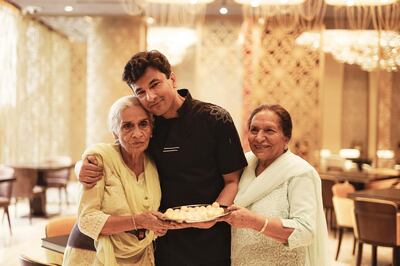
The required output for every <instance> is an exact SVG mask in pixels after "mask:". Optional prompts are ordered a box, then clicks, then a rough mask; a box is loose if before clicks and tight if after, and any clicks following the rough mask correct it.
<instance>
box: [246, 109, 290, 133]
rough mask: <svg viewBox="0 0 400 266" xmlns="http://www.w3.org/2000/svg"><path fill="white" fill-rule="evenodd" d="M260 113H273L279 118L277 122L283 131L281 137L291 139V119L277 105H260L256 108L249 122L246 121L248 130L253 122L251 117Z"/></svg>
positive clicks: (287, 113) (284, 110) (285, 111)
mask: <svg viewBox="0 0 400 266" xmlns="http://www.w3.org/2000/svg"><path fill="white" fill-rule="evenodd" d="M262 111H271V112H274V113H275V114H276V115H277V116H278V117H279V122H280V126H281V128H282V131H283V135H285V137H287V138H288V139H290V138H291V137H292V127H293V124H292V118H291V117H290V114H289V112H288V111H287V110H286V109H285V108H283V107H282V106H280V105H279V104H273V105H268V104H262V105H260V106H258V107H257V108H256V109H254V110H253V112H252V113H251V114H250V117H249V120H248V121H247V127H248V129H250V125H251V120H253V117H254V116H255V115H256V114H257V113H259V112H262Z"/></svg>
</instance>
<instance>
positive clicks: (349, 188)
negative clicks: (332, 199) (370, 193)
mask: <svg viewBox="0 0 400 266" xmlns="http://www.w3.org/2000/svg"><path fill="white" fill-rule="evenodd" d="M355 191H356V190H355V188H354V186H353V185H352V184H350V183H349V182H344V183H336V184H335V185H333V186H332V193H333V195H334V196H336V197H341V198H347V195H348V194H349V193H353V192H355Z"/></svg>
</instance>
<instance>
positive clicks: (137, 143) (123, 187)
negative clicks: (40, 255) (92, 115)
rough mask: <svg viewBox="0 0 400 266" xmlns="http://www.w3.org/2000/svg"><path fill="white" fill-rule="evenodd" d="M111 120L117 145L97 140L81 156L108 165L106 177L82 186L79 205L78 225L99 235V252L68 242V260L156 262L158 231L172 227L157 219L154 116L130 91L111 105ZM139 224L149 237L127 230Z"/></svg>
mask: <svg viewBox="0 0 400 266" xmlns="http://www.w3.org/2000/svg"><path fill="white" fill-rule="evenodd" d="M109 120H110V126H111V130H112V131H113V134H114V136H115V137H116V139H117V140H118V144H96V145H94V146H93V147H91V148H89V149H88V150H87V151H85V153H84V154H83V156H82V157H83V158H87V157H88V156H92V157H91V160H93V159H94V160H97V162H98V165H99V166H101V167H103V168H104V178H102V179H101V180H100V181H99V182H97V184H96V185H95V186H94V187H93V188H91V189H85V188H82V189H81V196H80V202H79V210H78V226H79V229H80V231H81V232H82V233H84V234H86V235H87V236H89V237H91V238H93V239H94V240H95V247H96V252H92V251H88V250H83V249H78V248H72V247H67V249H66V252H65V255H64V261H63V265H107V266H113V265H141V266H142V265H143V266H148V265H154V256H153V248H152V241H153V240H154V238H155V232H156V234H163V233H164V232H165V230H166V229H167V224H166V223H164V222H163V221H161V220H159V219H158V218H159V217H160V215H161V214H160V213H158V212H157V209H158V207H159V204H160V199H161V190H160V184H159V179H158V173H157V170H156V168H155V165H154V163H153V162H152V161H151V160H150V159H149V158H148V157H147V156H146V154H145V153H144V151H145V149H146V148H147V146H148V142H149V139H150V136H151V129H152V128H151V117H150V116H149V114H148V113H146V112H145V111H144V109H143V108H142V107H141V106H140V104H139V103H138V101H137V99H136V98H135V97H134V96H126V97H123V98H121V99H119V100H118V101H116V102H115V103H114V105H113V106H112V107H111V110H110V115H109ZM93 156H94V157H93ZM136 229H147V230H146V233H145V237H144V239H142V240H139V239H138V238H137V237H136V236H135V235H133V234H131V233H129V232H126V231H130V230H136Z"/></svg>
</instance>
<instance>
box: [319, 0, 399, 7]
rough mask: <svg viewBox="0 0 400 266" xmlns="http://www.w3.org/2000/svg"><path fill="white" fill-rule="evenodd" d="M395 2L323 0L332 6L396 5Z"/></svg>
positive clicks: (380, 0) (378, 0)
mask: <svg viewBox="0 0 400 266" xmlns="http://www.w3.org/2000/svg"><path fill="white" fill-rule="evenodd" d="M396 1H397V0H325V2H326V3H327V4H328V5H332V6H382V5H389V4H394V3H396Z"/></svg>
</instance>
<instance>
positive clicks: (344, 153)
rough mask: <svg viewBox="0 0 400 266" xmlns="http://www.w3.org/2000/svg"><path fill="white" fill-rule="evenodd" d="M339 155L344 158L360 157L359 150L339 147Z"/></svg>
mask: <svg viewBox="0 0 400 266" xmlns="http://www.w3.org/2000/svg"><path fill="white" fill-rule="evenodd" d="M339 156H340V157H342V158H346V159H357V158H360V150H357V149H341V150H340V151H339Z"/></svg>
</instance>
